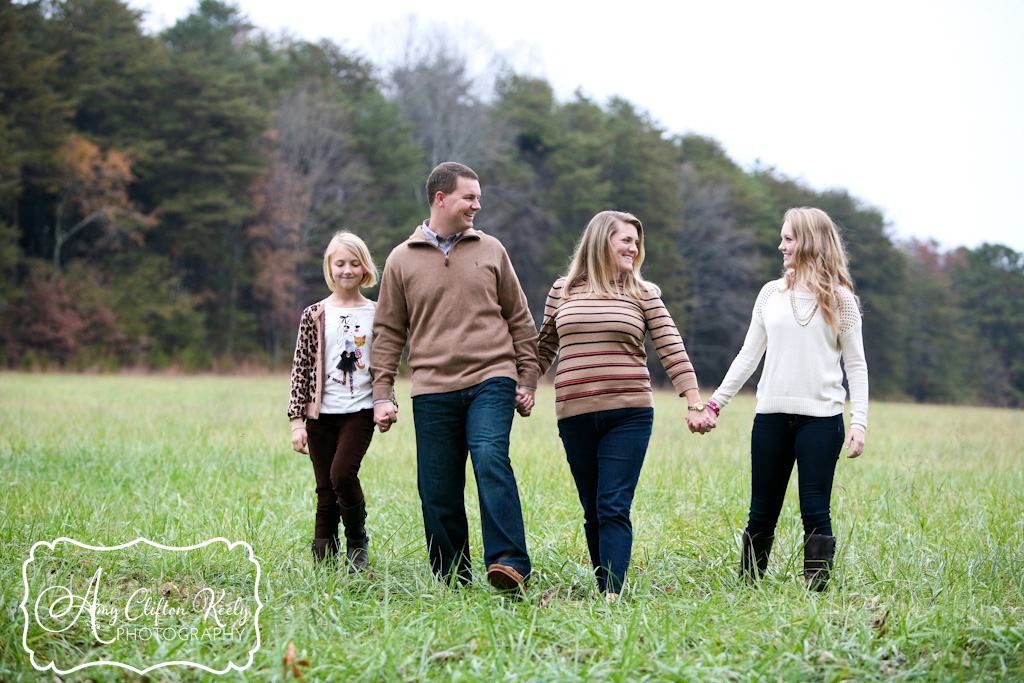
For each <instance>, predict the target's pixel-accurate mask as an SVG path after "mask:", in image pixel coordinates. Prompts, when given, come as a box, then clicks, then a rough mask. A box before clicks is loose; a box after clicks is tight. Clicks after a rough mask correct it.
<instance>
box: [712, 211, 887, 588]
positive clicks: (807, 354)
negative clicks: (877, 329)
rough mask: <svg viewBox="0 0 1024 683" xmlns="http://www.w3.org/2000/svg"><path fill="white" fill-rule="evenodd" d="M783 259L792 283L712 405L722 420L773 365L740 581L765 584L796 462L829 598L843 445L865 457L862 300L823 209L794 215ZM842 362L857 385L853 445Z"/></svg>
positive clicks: (809, 571)
mask: <svg viewBox="0 0 1024 683" xmlns="http://www.w3.org/2000/svg"><path fill="white" fill-rule="evenodd" d="M779 251H781V252H782V265H783V266H784V267H785V269H786V270H785V274H784V275H783V277H782V278H781V279H779V280H773V281H771V282H769V283H767V284H766V285H765V286H764V287H762V288H761V293H760V294H759V295H758V297H757V302H756V303H755V304H754V313H753V316H752V318H751V321H750V329H749V330H748V331H747V336H746V339H745V340H744V341H743V348H741V349H740V352H739V354H738V355H737V356H736V359H735V360H734V361H733V362H732V365H731V366H730V367H729V372H728V373H727V374H726V376H725V379H724V380H722V384H721V386H720V387H718V390H717V391H716V392H715V393H714V395H712V397H711V399H710V400H709V401H708V406H709V407H711V409H712V410H714V411H715V412H716V413H717V412H718V411H719V410H721V409H723V408H725V406H727V405H728V404H729V401H730V399H732V397H733V396H734V395H735V394H736V392H737V391H739V390H740V388H741V387H742V386H743V384H744V383H745V382H746V381H747V378H748V377H750V374H751V373H752V372H753V371H754V370H755V369H756V368H757V366H758V364H759V363H760V361H761V357H762V356H764V369H763V371H762V373H761V379H760V381H759V382H758V385H757V414H756V416H755V417H754V427H753V429H752V431H751V437H750V462H751V467H750V469H751V498H750V516H749V519H748V522H747V528H746V529H745V530H744V531H743V549H742V556H741V560H740V575H741V576H742V577H743V578H745V579H747V580H753V579H754V578H755V577H756V578H758V579H759V578H761V577H762V576H763V575H764V572H765V570H766V568H767V566H768V556H769V553H770V552H771V548H772V543H773V541H774V540H775V526H776V523H777V522H778V519H779V513H780V511H781V510H782V502H783V499H784V497H785V495H786V487H787V486H788V483H789V477H790V474H791V473H792V471H793V465H794V463H795V464H796V466H797V473H798V478H799V491H800V514H801V517H802V519H803V526H804V578H805V580H806V581H807V585H808V587H809V588H810V589H812V590H819V591H820V590H824V589H825V588H826V587H827V586H828V581H829V576H830V573H831V570H832V566H833V560H834V557H835V544H836V539H835V537H834V536H833V535H832V518H831V514H830V500H831V496H832V479H833V476H834V475H835V468H836V463H837V461H838V459H839V454H840V452H841V450H842V446H843V441H844V439H845V440H846V446H847V449H848V450H849V454H848V456H847V457H850V458H856V457H857V456H859V455H860V454H861V453H863V452H864V432H865V430H866V429H867V417H868V368H867V362H866V361H865V359H864V341H863V337H862V334H861V314H860V307H859V301H858V299H857V296H856V295H855V294H854V292H853V282H852V280H851V278H850V273H849V270H848V269H847V265H846V253H845V250H844V248H843V243H842V240H841V238H840V237H839V233H838V231H837V230H836V227H835V224H834V223H833V222H832V219H831V218H829V216H828V214H826V213H825V212H824V211H822V210H821V209H815V208H797V209H790V210H789V211H787V212H786V216H785V222H784V223H783V225H782V241H781V243H780V244H779ZM840 360H842V361H843V365H844V366H845V368H846V377H847V381H848V383H849V386H850V413H851V415H850V432H849V438H848V439H847V438H846V434H845V430H844V426H843V408H844V406H845V404H846V390H845V389H844V388H843V368H842V367H841V366H840Z"/></svg>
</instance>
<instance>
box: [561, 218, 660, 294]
mask: <svg viewBox="0 0 1024 683" xmlns="http://www.w3.org/2000/svg"><path fill="white" fill-rule="evenodd" d="M619 223H628V224H629V225H632V226H634V227H636V234H637V245H636V246H637V255H636V258H634V259H633V270H632V271H630V272H628V273H622V272H620V271H619V269H618V268H617V267H616V266H615V255H614V250H613V249H612V236H613V235H614V234H615V232H616V231H617V230H618V226H619ZM643 262H644V226H643V224H642V223H641V222H640V219H639V218H637V217H636V216H634V215H633V214H631V213H626V212H624V211H602V212H601V213H599V214H597V215H596V216H594V217H593V218H591V219H590V223H588V224H587V228H586V230H584V231H583V234H582V235H580V239H579V241H577V242H576V250H575V251H574V252H573V255H572V260H571V261H570V262H569V271H568V272H567V273H566V274H565V285H564V287H565V289H563V297H564V298H567V299H571V298H577V297H591V296H593V297H598V298H606V299H607V298H615V297H618V296H622V295H623V294H625V295H626V296H628V297H631V298H633V299H642V298H643V297H644V296H645V295H647V294H651V293H653V294H655V295H659V296H660V295H661V290H660V289H658V286H657V285H655V284H654V283H652V282H647V281H646V280H644V279H643V278H642V277H640V266H641V264H643ZM577 286H581V289H579V290H577V291H575V292H573V293H572V294H570V290H571V289H573V288H574V287H577Z"/></svg>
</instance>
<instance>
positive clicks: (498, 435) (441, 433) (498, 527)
mask: <svg viewBox="0 0 1024 683" xmlns="http://www.w3.org/2000/svg"><path fill="white" fill-rule="evenodd" d="M515 402H516V383H515V382H514V381H513V380H511V379H509V378H507V377H494V378H491V379H488V380H485V381H483V382H481V383H480V384H477V385H476V386H473V387H469V388H468V389H461V390H459V391H449V392H445V393H441V394H424V395H421V396H415V397H413V399H412V412H413V421H414V423H415V425H416V466H417V484H418V487H419V492H420V502H421V504H422V507H423V527H424V531H425V532H426V538H427V553H428V555H429V557H430V568H431V569H432V570H433V571H434V573H435V574H436V575H437V576H438V577H439V578H441V579H442V580H444V581H451V580H452V579H453V578H454V579H456V580H458V581H459V582H460V583H468V582H469V581H471V580H472V578H473V574H472V570H471V561H470V553H469V524H468V522H467V520H466V506H465V502H464V498H463V497H464V495H465V488H466V456H467V451H468V454H469V457H470V458H471V459H472V462H473V474H474V476H475V477H476V486H477V493H478V496H479V500H480V526H481V531H482V532H483V541H484V561H485V562H486V564H487V566H490V565H492V564H495V563H498V564H504V565H507V566H509V567H512V568H513V569H515V570H516V571H517V572H519V573H520V574H521V575H522V576H523V577H524V578H526V577H528V576H529V575H530V557H529V555H528V554H527V552H526V533H525V531H524V529H523V510H522V507H521V506H520V503H519V489H518V488H517V487H516V478H515V474H514V473H513V471H512V462H511V460H509V457H508V442H509V438H508V437H509V432H510V431H511V429H512V417H513V414H514V411H515Z"/></svg>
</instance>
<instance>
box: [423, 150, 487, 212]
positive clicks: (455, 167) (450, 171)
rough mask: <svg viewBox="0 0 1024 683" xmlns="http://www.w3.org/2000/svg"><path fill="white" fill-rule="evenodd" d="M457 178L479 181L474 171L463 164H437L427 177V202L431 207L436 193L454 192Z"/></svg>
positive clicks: (457, 182) (448, 162)
mask: <svg viewBox="0 0 1024 683" xmlns="http://www.w3.org/2000/svg"><path fill="white" fill-rule="evenodd" d="M459 178H469V179H471V180H480V176H478V175H477V174H476V171H474V170H473V169H471V168H470V167H469V166H466V165H465V164H460V163H458V162H455V161H446V162H444V163H442V164H438V165H437V167H435V168H434V170H433V171H431V172H430V175H429V176H427V202H428V203H429V204H430V205H431V206H433V205H434V197H436V196H437V193H438V192H441V193H443V194H451V193H452V192H455V186H456V185H458V184H459Z"/></svg>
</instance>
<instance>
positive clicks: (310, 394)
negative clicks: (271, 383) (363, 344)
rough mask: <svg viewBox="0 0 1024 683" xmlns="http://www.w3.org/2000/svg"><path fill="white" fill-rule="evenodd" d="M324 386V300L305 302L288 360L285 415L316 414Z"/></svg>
mask: <svg viewBox="0 0 1024 683" xmlns="http://www.w3.org/2000/svg"><path fill="white" fill-rule="evenodd" d="M323 386H324V302H323V301H318V302H317V303H315V304H313V305H312V306H309V307H307V308H306V310H304V311H303V312H302V319H301V320H300V321H299V336H298V339H296V341H295V358H294V360H293V361H292V382H291V397H290V398H289V400H288V419H289V420H294V419H295V418H297V417H298V418H305V417H311V418H316V417H319V416H320V405H321V402H322V401H323V389H322V387H323Z"/></svg>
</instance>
